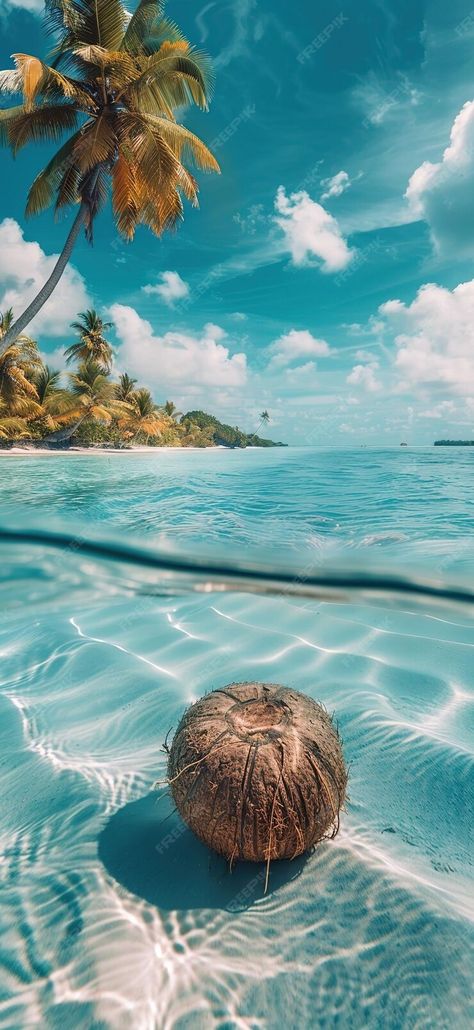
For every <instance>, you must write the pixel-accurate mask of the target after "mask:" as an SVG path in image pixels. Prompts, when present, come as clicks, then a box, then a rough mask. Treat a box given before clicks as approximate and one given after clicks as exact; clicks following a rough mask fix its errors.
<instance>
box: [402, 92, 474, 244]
mask: <svg viewBox="0 0 474 1030" xmlns="http://www.w3.org/2000/svg"><path fill="white" fill-rule="evenodd" d="M405 196H406V198H407V200H408V202H409V205H410V208H411V210H412V212H413V214H414V215H416V216H418V217H419V218H424V219H425V220H426V221H427V222H428V225H429V227H430V232H431V238H432V240H433V243H434V246H435V247H436V249H437V250H438V251H440V252H448V253H449V252H455V253H456V254H457V255H459V254H461V253H462V254H473V253H474V235H473V232H472V225H473V222H474V101H473V100H471V101H468V102H467V103H466V104H464V107H462V108H461V110H460V112H459V114H458V115H457V116H456V118H455V119H454V122H453V126H452V128H451V135H450V144H449V146H448V147H447V148H446V150H445V151H444V153H443V157H442V160H441V161H438V162H437V163H432V162H431V161H424V162H423V164H421V165H420V166H419V167H418V168H417V169H416V170H415V171H414V172H413V175H412V176H411V178H410V181H409V183H408V187H407V190H406V193H405Z"/></svg>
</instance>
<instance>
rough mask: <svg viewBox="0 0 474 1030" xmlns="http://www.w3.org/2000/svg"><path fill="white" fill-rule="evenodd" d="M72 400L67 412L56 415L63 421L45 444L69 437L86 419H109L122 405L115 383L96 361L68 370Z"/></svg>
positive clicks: (60, 421)
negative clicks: (75, 369) (73, 370)
mask: <svg viewBox="0 0 474 1030" xmlns="http://www.w3.org/2000/svg"><path fill="white" fill-rule="evenodd" d="M69 379H70V383H71V394H72V396H71V403H70V406H69V408H68V410H67V411H66V412H64V413H63V414H61V415H58V416H56V419H55V421H56V422H57V423H59V424H64V423H65V427H64V428H63V429H58V430H55V432H53V433H50V434H49V435H48V436H46V437H45V442H46V443H61V442H63V441H65V440H69V439H70V438H71V436H73V435H74V433H75V432H76V430H77V429H79V426H80V425H82V423H83V422H84V421H85V419H86V418H94V419H98V420H99V421H101V422H110V421H111V420H112V418H113V416H114V415H115V414H119V413H120V412H121V411H122V408H123V405H121V404H120V403H119V401H117V400H116V397H115V387H114V384H113V383H111V382H110V380H109V378H108V376H107V374H106V373H105V372H104V369H103V368H102V365H99V364H98V363H97V362H96V361H85V362H83V363H82V364H81V365H79V368H78V370H77V372H69Z"/></svg>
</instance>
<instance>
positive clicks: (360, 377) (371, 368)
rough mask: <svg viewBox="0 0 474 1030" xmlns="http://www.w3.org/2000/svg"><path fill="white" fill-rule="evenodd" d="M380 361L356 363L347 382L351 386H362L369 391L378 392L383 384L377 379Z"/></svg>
mask: <svg viewBox="0 0 474 1030" xmlns="http://www.w3.org/2000/svg"><path fill="white" fill-rule="evenodd" d="M378 367H379V363H378V361H372V362H371V364H370V365H354V368H353V369H352V372H350V373H349V375H348V376H347V379H346V382H347V383H350V384H351V386H361V387H363V389H364V390H367V393H377V392H378V391H379V390H380V389H381V387H382V384H381V383H380V382H379V380H378V379H377V375H376V373H377V369H378Z"/></svg>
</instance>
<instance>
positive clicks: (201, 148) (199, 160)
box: [143, 114, 220, 172]
mask: <svg viewBox="0 0 474 1030" xmlns="http://www.w3.org/2000/svg"><path fill="white" fill-rule="evenodd" d="M143 120H144V121H146V122H147V123H148V125H149V126H150V127H151V128H152V129H153V131H154V132H156V133H158V134H159V137H161V138H162V139H163V140H165V142H166V143H167V144H168V146H169V147H170V148H171V150H172V151H173V153H174V154H176V156H177V157H178V159H179V160H180V161H181V159H182V158H184V159H185V160H186V159H187V158H191V159H192V161H193V162H194V164H195V165H197V167H198V168H200V169H201V170H202V171H205V172H220V167H219V164H218V163H217V161H216V158H215V157H214V155H213V154H212V153H211V151H210V150H209V148H208V147H206V145H205V144H204V143H203V142H202V140H200V139H199V137H198V136H195V135H194V133H193V132H190V130H189V129H185V127H184V125H178V124H177V123H176V122H170V121H168V119H167V118H160V117H158V116H157V115H151V114H147V115H143Z"/></svg>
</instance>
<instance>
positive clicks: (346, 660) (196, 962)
mask: <svg viewBox="0 0 474 1030" xmlns="http://www.w3.org/2000/svg"><path fill="white" fill-rule="evenodd" d="M62 607H63V610H62V612H61V614H60V613H59V611H58V612H57V613H56V616H55V617H54V618H52V616H51V612H49V613H48V614H47V615H46V616H43V617H42V616H41V614H39V615H38V617H37V618H35V619H32V620H31V621H30V622H29V624H28V625H26V624H25V620H24V616H23V617H21V616H17V617H16V618H13V617H12V618H11V620H9V623H8V625H7V626H6V627H5V626H4V628H3V630H2V633H1V637H0V649H1V651H2V703H1V709H2V711H1V720H0V726H1V728H2V733H3V737H4V741H3V743H2V756H3V764H4V769H3V783H4V786H3V802H2V815H1V838H2V864H1V866H0V872H1V875H2V878H3V883H4V903H3V905H2V910H1V912H2V914H1V916H0V920H1V924H0V928H1V936H2V948H1V955H0V961H1V974H0V976H1V981H2V984H3V999H4V1000H3V1001H2V1002H1V1003H0V1025H1V1026H5V1027H12V1026H18V1027H22V1026H29V1025H35V1024H37V1025H41V1026H52V1027H56V1026H59V1025H60V1024H61V1025H63V1026H74V1027H82V1026H95V1025H96V1024H97V1025H98V1026H101V1027H102V1026H106V1027H111V1028H115V1027H124V1028H128V1027H133V1028H139V1030H152V1028H154V1027H166V1028H168V1027H169V1028H174V1027H188V1026H189V1027H193V1028H194V1027H203V1028H204V1027H205V1028H207V1027H215V1028H217V1027H221V1028H223V1027H228V1026H232V1027H234V1026H235V1027H260V1026H261V1027H269V1026H270V1027H273V1026H278V1025H281V1024H282V1023H284V1022H286V1023H287V1024H288V1025H321V1026H328V1027H330V1026H336V1025H349V1022H350V1023H351V1024H352V1025H354V1026H356V1027H365V1026H369V1027H370V1026H373V1027H378V1026H384V1027H393V1028H395V1027H400V1026H404V1027H425V1026H426V1027H428V1026H439V1027H451V1026H453V1027H454V1026H456V1027H464V1026H465V1027H468V1026H469V1025H470V1020H471V1016H472V1013H471V1014H470V1013H469V998H470V978H469V972H468V971H469V966H470V964H472V959H473V958H474V948H473V939H472V920H473V918H474V910H473V906H472V881H471V883H470V862H471V860H472V847H471V845H472V841H470V840H469V834H470V832H471V831H470V826H469V820H468V818H467V812H468V804H469V796H470V792H471V796H472V786H473V750H472V725H473V699H474V691H473V687H472V682H471V679H470V676H471V670H472V658H473V644H472V641H471V642H469V640H468V636H469V634H468V631H467V629H466V625H465V624H459V625H458V624H457V623H456V621H455V620H454V619H453V620H452V621H446V622H444V621H443V622H442V623H441V622H440V619H439V617H436V618H434V617H433V616H431V615H426V616H425V615H420V614H419V613H418V614H411V615H410V614H408V613H400V612H391V611H383V610H381V609H375V608H371V609H369V608H355V607H352V606H344V605H337V606H333V605H327V604H316V603H313V604H310V605H308V604H305V605H304V606H301V605H300V604H299V603H297V602H296V601H290V600H288V599H277V598H275V599H262V598H253V597H250V596H244V595H231V594H222V595H218V596H216V595H211V596H205V597H200V598H199V597H198V598H196V597H192V598H190V597H187V598H181V599H179V600H174V601H172V600H165V599H163V598H162V599H157V598H154V599H148V609H147V611H146V612H145V611H144V607H143V603H141V604H140V599H137V598H128V599H127V600H124V599H119V598H117V597H116V598H114V599H111V600H109V601H108V602H107V604H106V605H103V606H100V605H99V604H96V605H94V606H93V607H92V608H91V606H90V605H89V604H88V606H87V608H85V609H84V610H81V607H80V605H79V606H78V607H74V608H71V609H70V610H65V606H64V605H63V606H62ZM20 655H21V661H20V660H19V658H20ZM253 678H259V679H263V680H267V681H273V682H282V683H286V684H291V685H292V686H295V687H297V688H298V689H299V690H304V691H305V692H307V693H308V694H310V695H311V696H312V697H314V698H315V699H318V700H321V701H322V702H323V703H324V704H326V705H327V706H328V708H329V709H330V710H331V711H334V712H335V715H336V717H337V718H338V720H339V723H340V728H341V733H342V736H343V739H344V746H345V752H346V757H347V760H348V762H349V764H350V790H349V793H350V800H349V802H348V805H347V811H346V813H345V814H344V816H343V819H342V829H341V833H340V836H339V837H338V838H337V839H336V840H335V841H334V842H332V843H328V844H324V845H322V846H321V847H320V848H318V849H317V850H316V852H315V853H314V854H313V855H312V856H310V857H309V858H307V859H306V860H296V861H295V862H294V863H279V864H275V865H274V867H273V870H272V874H271V880H270V892H269V895H268V896H266V897H264V895H263V872H262V870H261V869H260V867H259V866H246V865H242V866H241V867H240V868H238V869H237V870H236V871H235V872H234V873H233V874H232V876H230V875H229V873H228V870H227V868H226V866H225V863H223V862H222V861H221V860H220V859H218V858H217V857H216V858H212V859H210V858H209V853H208V852H207V851H206V849H205V848H204V847H203V846H202V845H200V844H199V842H197V841H196V840H194V839H193V838H192V836H191V834H190V833H189V831H187V830H186V829H184V828H183V827H182V826H181V824H180V822H179V819H178V816H177V815H176V813H174V812H173V809H172V806H171V802H170V800H169V797H168V795H167V792H166V791H165V790H164V789H158V790H156V791H153V789H152V788H153V784H154V783H155V782H156V780H157V779H158V780H160V779H162V780H163V781H164V780H165V773H166V767H165V764H166V755H165V753H164V752H163V751H162V750H161V744H162V742H163V741H164V739H165V736H166V733H167V731H168V730H169V728H170V727H172V726H176V724H177V722H178V720H179V718H180V716H181V714H182V712H183V710H184V707H185V706H186V705H187V704H189V703H190V702H192V701H193V700H194V699H195V698H197V697H198V696H199V695H200V694H201V693H203V692H204V691H205V690H207V689H209V688H210V687H212V686H222V685H223V684H225V683H227V682H229V681H232V680H234V679H237V680H239V679H241V680H246V679H253ZM471 872H472V870H471ZM470 887H471V890H470ZM295 1021H296V1022H295Z"/></svg>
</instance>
